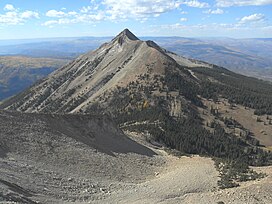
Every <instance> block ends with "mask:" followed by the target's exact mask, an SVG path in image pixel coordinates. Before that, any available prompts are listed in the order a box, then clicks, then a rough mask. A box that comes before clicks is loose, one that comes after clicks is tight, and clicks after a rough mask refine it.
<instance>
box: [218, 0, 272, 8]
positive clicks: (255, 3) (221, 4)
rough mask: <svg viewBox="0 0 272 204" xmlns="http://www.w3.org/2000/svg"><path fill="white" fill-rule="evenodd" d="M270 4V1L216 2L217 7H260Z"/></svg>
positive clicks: (233, 0) (221, 0)
mask: <svg viewBox="0 0 272 204" xmlns="http://www.w3.org/2000/svg"><path fill="white" fill-rule="evenodd" d="M269 4H272V0H216V5H217V6H218V7H230V6H262V5H269Z"/></svg>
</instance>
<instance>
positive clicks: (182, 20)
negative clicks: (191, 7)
mask: <svg viewBox="0 0 272 204" xmlns="http://www.w3.org/2000/svg"><path fill="white" fill-rule="evenodd" d="M180 21H181V22H186V21H188V19H187V18H181V19H180Z"/></svg>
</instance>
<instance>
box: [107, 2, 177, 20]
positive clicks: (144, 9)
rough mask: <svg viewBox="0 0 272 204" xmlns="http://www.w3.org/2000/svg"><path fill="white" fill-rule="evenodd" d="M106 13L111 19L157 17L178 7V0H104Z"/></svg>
mask: <svg viewBox="0 0 272 204" xmlns="http://www.w3.org/2000/svg"><path fill="white" fill-rule="evenodd" d="M102 4H103V5H105V7H106V13H107V15H108V16H109V18H110V19H112V20H118V19H120V18H121V19H128V18H134V19H137V20H142V19H144V18H148V17H158V16H159V15H160V14H162V13H166V12H169V11H171V10H174V9H177V8H179V6H180V5H181V2H180V1H178V0H148V1H147V0H130V1H127V0H104V1H103V2H102Z"/></svg>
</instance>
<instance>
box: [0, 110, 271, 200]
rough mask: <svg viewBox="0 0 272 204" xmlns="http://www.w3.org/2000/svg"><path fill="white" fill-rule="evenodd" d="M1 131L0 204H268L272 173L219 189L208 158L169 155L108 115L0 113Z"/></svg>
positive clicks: (266, 169) (260, 168)
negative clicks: (123, 128)
mask: <svg viewBox="0 0 272 204" xmlns="http://www.w3.org/2000/svg"><path fill="white" fill-rule="evenodd" d="M64 127H65V128H64ZM0 129H1V133H0V137H1V140H0V141H1V143H0V155H1V158H0V167H1V168H0V201H1V203H11V202H13V203H141V204H142V203H209V204H211V203H215V204H217V203H235V204H236V203H271V202H272V196H271V195H272V188H271V186H272V167H259V168H257V169H256V170H257V171H259V172H265V173H266V174H267V175H268V176H267V177H265V178H264V179H261V180H258V181H250V182H246V183H242V184H241V186H240V187H238V188H232V189H226V190H220V189H219V188H218V186H217V180H218V179H219V177H218V176H219V173H218V172H217V170H216V168H215V167H214V162H213V161H212V159H210V158H204V157H199V156H192V157H186V156H183V157H175V156H172V155H169V154H168V153H166V152H165V151H164V149H163V148H162V147H157V146H153V145H151V144H149V143H147V142H145V140H144V135H141V134H136V133H131V132H127V133H126V134H127V135H124V134H123V133H122V132H121V131H120V130H118V128H116V127H115V125H114V122H112V121H111V120H110V119H108V118H107V117H106V116H105V117H104V116H103V117H102V116H100V117H98V116H78V115H68V116H67V115H64V116H61V115H46V114H44V115H41V114H22V113H12V112H5V111H1V112H0ZM128 136H129V137H128ZM113 139H114V141H115V143H113Z"/></svg>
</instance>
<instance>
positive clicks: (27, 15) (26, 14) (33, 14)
mask: <svg viewBox="0 0 272 204" xmlns="http://www.w3.org/2000/svg"><path fill="white" fill-rule="evenodd" d="M21 17H22V18H23V19H28V18H39V13H38V12H35V11H24V12H23V13H22V14H21Z"/></svg>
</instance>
